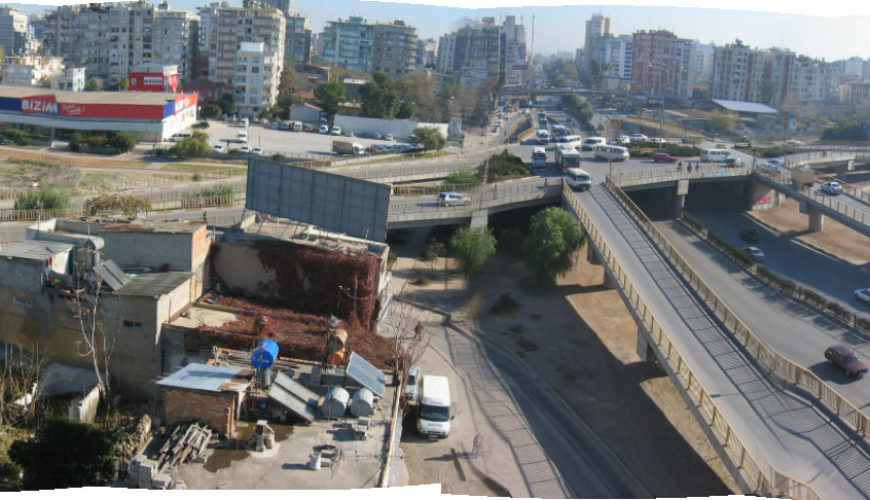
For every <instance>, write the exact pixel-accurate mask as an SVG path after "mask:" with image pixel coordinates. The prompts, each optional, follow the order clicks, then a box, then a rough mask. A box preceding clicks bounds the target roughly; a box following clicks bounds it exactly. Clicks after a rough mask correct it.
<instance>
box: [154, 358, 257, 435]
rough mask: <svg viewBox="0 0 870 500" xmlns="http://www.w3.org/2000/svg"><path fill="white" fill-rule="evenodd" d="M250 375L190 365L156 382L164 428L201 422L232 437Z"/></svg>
mask: <svg viewBox="0 0 870 500" xmlns="http://www.w3.org/2000/svg"><path fill="white" fill-rule="evenodd" d="M251 375H252V374H251V371H250V370H240V369H239V368H232V367H228V366H213V365H203V364H199V363H191V364H189V365H187V366H185V367H184V368H182V369H180V370H178V371H177V372H175V373H173V374H172V375H170V376H168V377H166V378H164V379H163V380H161V381H159V382H157V386H158V387H160V395H161V400H162V402H163V422H164V425H167V426H171V425H174V424H177V423H183V422H201V423H204V424H206V425H208V426H209V427H211V428H212V429H213V430H215V431H217V432H219V433H221V434H223V435H226V436H232V435H233V432H234V431H235V422H236V419H238V417H239V411H240V409H241V405H242V403H243V402H244V397H245V390H246V389H247V388H248V386H249V385H250V383H251Z"/></svg>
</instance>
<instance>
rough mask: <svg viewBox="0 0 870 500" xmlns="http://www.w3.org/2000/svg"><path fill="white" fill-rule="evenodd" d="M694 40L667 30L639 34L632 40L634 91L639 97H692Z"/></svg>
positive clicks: (632, 86) (632, 84)
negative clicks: (691, 68)
mask: <svg viewBox="0 0 870 500" xmlns="http://www.w3.org/2000/svg"><path fill="white" fill-rule="evenodd" d="M692 44H693V42H692V41H691V40H685V39H682V38H677V36H676V35H674V34H673V33H671V32H670V31H666V30H658V31H638V32H635V33H634V35H633V38H632V49H631V50H632V59H631V91H632V92H633V93H635V94H645V95H656V96H675V97H676V96H680V97H689V95H690V94H691V90H692V87H691V79H690V78H689V74H690V71H689V70H690V68H689V66H690V64H691V60H692V58H691V55H692Z"/></svg>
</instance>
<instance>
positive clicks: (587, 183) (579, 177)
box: [562, 168, 592, 191]
mask: <svg viewBox="0 0 870 500" xmlns="http://www.w3.org/2000/svg"><path fill="white" fill-rule="evenodd" d="M562 177H564V179H565V182H567V183H568V186H569V187H570V188H571V189H572V190H573V191H586V190H588V189H589V188H590V187H592V177H591V176H590V175H589V172H587V171H585V170H583V169H580V168H569V169H568V170H565V172H564V173H563V174H562Z"/></svg>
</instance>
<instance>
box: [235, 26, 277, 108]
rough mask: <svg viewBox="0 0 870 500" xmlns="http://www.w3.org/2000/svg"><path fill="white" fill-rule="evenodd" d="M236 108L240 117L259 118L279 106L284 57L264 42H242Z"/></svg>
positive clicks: (237, 68) (238, 67)
mask: <svg viewBox="0 0 870 500" xmlns="http://www.w3.org/2000/svg"><path fill="white" fill-rule="evenodd" d="M236 57H237V59H236V77H235V80H234V81H233V85H234V87H235V90H236V104H237V105H238V107H239V114H241V115H243V116H255V115H257V114H258V113H259V112H260V111H262V110H264V109H266V108H271V107H272V106H274V105H275V102H276V100H277V97H278V83H279V81H280V77H281V74H280V68H281V64H280V63H281V61H280V57H281V56H280V55H279V54H277V53H276V52H275V51H270V50H267V49H266V44H265V43H263V42H241V44H239V50H238V52H237V53H236Z"/></svg>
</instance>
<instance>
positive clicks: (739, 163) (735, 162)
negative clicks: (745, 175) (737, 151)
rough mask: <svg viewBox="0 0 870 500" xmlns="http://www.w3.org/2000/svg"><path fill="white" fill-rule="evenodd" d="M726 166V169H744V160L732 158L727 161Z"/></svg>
mask: <svg viewBox="0 0 870 500" xmlns="http://www.w3.org/2000/svg"><path fill="white" fill-rule="evenodd" d="M725 166H726V167H742V166H743V160H741V159H740V158H735V157H733V156H731V157H728V158H726V159H725Z"/></svg>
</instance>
